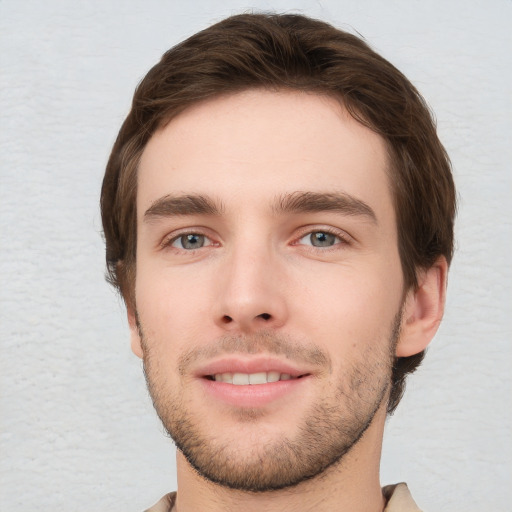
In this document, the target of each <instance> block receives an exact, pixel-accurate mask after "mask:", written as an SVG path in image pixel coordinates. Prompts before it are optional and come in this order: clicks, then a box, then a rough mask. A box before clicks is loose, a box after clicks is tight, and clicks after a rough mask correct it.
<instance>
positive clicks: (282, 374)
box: [196, 356, 313, 408]
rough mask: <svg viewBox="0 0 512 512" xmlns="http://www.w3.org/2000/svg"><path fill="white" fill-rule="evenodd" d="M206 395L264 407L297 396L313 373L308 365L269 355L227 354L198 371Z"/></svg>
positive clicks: (232, 404)
mask: <svg viewBox="0 0 512 512" xmlns="http://www.w3.org/2000/svg"><path fill="white" fill-rule="evenodd" d="M196 377H198V378H199V379H198V381H199V382H201V383H202V387H203V390H204V391H205V392H206V394H207V396H209V397H210V398H211V399H213V400H214V401H215V402H217V401H220V402H222V403H224V404H227V405H230V406H235V407H251V408H254V407H266V406H268V405H270V404H271V403H273V402H276V403H281V404H282V403H283V402H282V400H284V399H286V400H289V399H290V397H291V396H292V394H293V396H296V397H297V399H300V396H301V390H302V392H303V391H304V389H305V388H304V386H307V382H310V381H311V379H310V377H313V374H312V372H311V368H308V369H306V368H298V366H296V365H294V364H293V363H290V361H286V360H283V359H276V358H273V357H271V356H270V357H268V356H257V357H251V358H246V357H243V356H241V357H238V356H228V357H225V358H221V359H220V360H216V361H212V362H210V363H208V364H207V365H206V366H203V367H202V368H201V369H200V370H199V371H198V372H197V373H196Z"/></svg>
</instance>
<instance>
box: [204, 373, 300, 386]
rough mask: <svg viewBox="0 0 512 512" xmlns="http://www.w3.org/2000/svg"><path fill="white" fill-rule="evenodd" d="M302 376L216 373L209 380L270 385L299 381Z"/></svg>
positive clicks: (243, 384)
mask: <svg viewBox="0 0 512 512" xmlns="http://www.w3.org/2000/svg"><path fill="white" fill-rule="evenodd" d="M301 377H302V375H299V376H297V377H292V375H290V374H289V373H280V372H277V371H270V372H258V373H230V372H227V373H216V374H215V375H210V376H209V377H208V378H209V379H210V380H214V381H216V382H225V383H228V384H234V385H235V386H247V385H259V384H268V383H270V382H279V381H284V380H292V379H299V378H301Z"/></svg>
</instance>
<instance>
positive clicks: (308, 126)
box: [137, 90, 392, 217]
mask: <svg viewBox="0 0 512 512" xmlns="http://www.w3.org/2000/svg"><path fill="white" fill-rule="evenodd" d="M387 168H388V157H387V150H386V144H385V142H384V140H383V139H382V138H381V137H380V136H379V135H377V134H376V133H374V132H373V131H372V130H370V129H368V128H367V127H364V126H363V125H361V124H360V123H359V122H357V121H356V120H354V119H353V118H352V117H351V116H350V115H349V114H348V112H347V111H346V110H345V109H344V108H343V107H342V105H341V103H340V102H339V101H337V100H336V99H334V98H331V97H326V96H321V95H317V94H311V93H302V92H297V91H294V92H290V91H285V92H284V91H280V92H270V91H264V90H249V91H244V92H241V93H236V94H233V95H229V96H223V97H219V98H215V99H211V100H208V101H205V102H202V103H199V104H197V105H194V106H193V107H190V108H189V109H187V110H185V111H184V112H183V113H181V114H180V115H179V116H177V117H176V118H174V119H173V120H172V121H171V122H170V123H169V124H168V125H167V126H165V127H164V128H162V129H160V130H159V131H157V132H156V133H155V134H154V135H153V137H152V138H151V139H150V141H149V142H148V144H147V146H146V148H145V150H144V152H143V154H142V157H141V161H140V166H139V176H138V198H137V204H138V210H139V217H140V213H142V212H143V211H144V210H145V209H146V208H147V207H149V206H150V205H151V204H152V203H153V202H154V201H155V200H157V199H158V198H159V197H162V196H163V195H165V194H171V193H172V194H204V195H208V196H211V197H214V198H219V199H220V200H222V202H223V204H224V203H226V202H227V203H228V206H229V203H231V202H235V201H236V200H238V201H239V203H240V205H241V204H243V203H244V202H245V204H246V205H248V204H249V203H250V202H251V201H259V202H260V203H261V202H268V203H269V205H270V203H271V202H272V200H273V199H274V198H275V197H276V196H279V195H280V194H286V193H293V192H295V191H306V192H308V191H312V192H320V193H322V192H341V193H346V194H350V195H353V196H355V197H357V198H359V199H361V200H363V201H365V202H368V203H370V204H371V205H372V207H375V209H376V210H377V211H379V210H383V213H386V212H385V210H389V208H390V207H391V208H392V206H391V203H392V201H391V194H390V192H389V185H388V176H387ZM267 200H268V201H267ZM388 213H389V212H388Z"/></svg>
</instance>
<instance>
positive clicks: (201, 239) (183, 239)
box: [172, 233, 208, 251]
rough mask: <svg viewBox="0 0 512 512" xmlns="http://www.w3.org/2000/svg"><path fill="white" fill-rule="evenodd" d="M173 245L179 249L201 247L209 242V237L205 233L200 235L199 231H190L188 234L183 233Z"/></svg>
mask: <svg viewBox="0 0 512 512" xmlns="http://www.w3.org/2000/svg"><path fill="white" fill-rule="evenodd" d="M172 245H173V247H177V248H178V249H186V250H189V251H190V250H193V249H201V247H204V246H205V245H208V244H207V238H206V237H205V236H204V235H199V234H197V233H190V234H188V235H182V236H179V237H178V238H176V240H174V242H173V243H172Z"/></svg>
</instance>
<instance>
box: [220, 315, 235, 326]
mask: <svg viewBox="0 0 512 512" xmlns="http://www.w3.org/2000/svg"><path fill="white" fill-rule="evenodd" d="M232 321H233V319H232V318H231V317H230V316H228V315H224V316H223V317H222V323H224V324H229V323H231V322H232Z"/></svg>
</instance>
